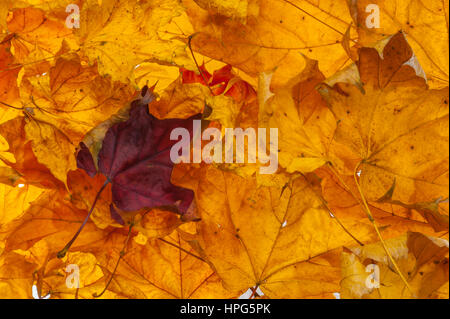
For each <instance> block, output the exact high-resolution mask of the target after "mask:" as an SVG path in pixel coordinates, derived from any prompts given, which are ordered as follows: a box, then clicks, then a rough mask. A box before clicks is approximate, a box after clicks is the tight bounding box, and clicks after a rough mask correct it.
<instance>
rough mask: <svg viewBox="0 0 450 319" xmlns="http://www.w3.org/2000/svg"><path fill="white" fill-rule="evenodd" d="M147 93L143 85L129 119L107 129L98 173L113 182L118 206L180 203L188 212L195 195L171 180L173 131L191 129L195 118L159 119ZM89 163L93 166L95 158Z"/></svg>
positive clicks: (100, 154) (114, 195)
mask: <svg viewBox="0 0 450 319" xmlns="http://www.w3.org/2000/svg"><path fill="white" fill-rule="evenodd" d="M148 93H149V91H148V88H144V90H143V94H142V98H143V100H136V101H135V102H133V103H132V106H131V109H130V118H129V119H128V120H127V121H126V122H122V123H117V124H115V125H113V126H112V127H111V128H110V129H109V130H108V131H107V133H106V135H105V138H104V140H103V144H102V148H101V150H100V152H99V154H98V167H99V172H100V173H102V174H103V175H104V176H106V177H107V180H108V182H111V183H112V200H113V202H114V204H115V205H116V206H117V207H118V208H119V209H122V210H125V211H136V210H139V209H141V208H144V207H150V208H152V207H158V206H167V205H169V206H173V205H175V203H176V202H178V203H177V206H178V207H179V209H180V211H181V212H182V213H185V212H187V209H188V208H189V205H190V204H191V201H192V198H193V194H192V193H191V192H190V191H187V190H184V189H182V188H179V187H175V186H173V185H172V184H171V183H170V176H171V172H172V167H173V162H172V161H171V159H170V150H171V147H172V146H173V145H174V144H175V143H176V141H172V140H171V139H170V134H171V132H172V130H173V129H175V128H179V127H181V128H186V129H188V131H190V132H192V129H193V118H190V119H187V120H178V119H174V120H158V119H156V118H155V117H153V116H152V115H150V114H149V113H148V106H147V103H148V102H149V101H150V99H148V100H146V99H147V97H146V94H148ZM144 101H145V102H147V103H145V102H144ZM82 151H83V150H82ZM81 154H82V156H83V157H84V156H85V153H81ZM79 162H81V160H79ZM88 163H90V164H87V166H89V167H90V168H91V166H92V161H91V160H89V162H88ZM84 167H86V166H84Z"/></svg>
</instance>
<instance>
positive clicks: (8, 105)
mask: <svg viewBox="0 0 450 319" xmlns="http://www.w3.org/2000/svg"><path fill="white" fill-rule="evenodd" d="M0 104H3V105H4V106H7V107H10V108H12V109H15V110H21V111H22V110H24V108H23V107H16V106H12V105H10V104H8V103H5V102H2V101H0Z"/></svg>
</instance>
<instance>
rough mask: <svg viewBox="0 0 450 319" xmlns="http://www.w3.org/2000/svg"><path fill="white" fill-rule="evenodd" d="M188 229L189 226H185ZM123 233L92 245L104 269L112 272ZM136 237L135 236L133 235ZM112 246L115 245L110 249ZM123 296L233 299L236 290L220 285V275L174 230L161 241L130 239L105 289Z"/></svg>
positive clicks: (122, 239) (122, 240)
mask: <svg viewBox="0 0 450 319" xmlns="http://www.w3.org/2000/svg"><path fill="white" fill-rule="evenodd" d="M188 229H189V228H188ZM125 237H126V236H124V235H120V234H117V233H116V234H113V235H112V236H109V237H108V238H105V241H102V242H100V243H99V245H97V246H96V247H95V249H98V250H96V253H95V254H96V256H97V258H98V260H99V262H100V264H101V265H102V268H103V269H105V271H108V272H113V271H114V268H115V263H114V261H115V260H116V259H117V258H118V257H119V254H120V251H119V249H120V248H118V247H120V246H121V245H122V243H123V242H124V240H125ZM135 238H136V237H135ZM114 247H116V248H114ZM108 291H112V292H114V293H116V294H117V295H119V296H122V297H126V298H152V299H161V298H163V299H173V298H179V299H183V298H184V299H190V298H192V299H199V298H200V299H201V298H233V297H237V296H238V294H237V293H236V292H230V291H227V290H225V289H224V288H223V286H222V283H221V280H220V278H219V277H218V276H217V275H216V274H215V272H214V270H212V269H211V268H210V267H209V265H208V264H207V263H206V262H205V261H204V260H202V258H201V257H199V256H198V255H196V252H195V250H194V249H192V248H191V247H190V246H189V244H188V243H186V242H183V241H182V239H181V237H180V235H179V234H178V233H177V232H174V233H173V234H171V235H170V236H167V237H164V239H163V240H156V239H154V240H145V241H140V240H137V239H136V240H130V241H129V242H128V247H127V249H126V254H125V255H124V257H123V258H122V261H121V263H120V264H119V266H118V268H117V270H116V272H115V274H114V276H113V280H112V282H111V285H110V286H109V288H108Z"/></svg>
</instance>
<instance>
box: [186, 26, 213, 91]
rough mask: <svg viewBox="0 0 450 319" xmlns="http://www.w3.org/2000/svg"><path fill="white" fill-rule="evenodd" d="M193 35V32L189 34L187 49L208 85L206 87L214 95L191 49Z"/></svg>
mask: <svg viewBox="0 0 450 319" xmlns="http://www.w3.org/2000/svg"><path fill="white" fill-rule="evenodd" d="M194 36H195V34H193V35H190V36H189V40H188V46H189V50H190V51H191V54H192V58H193V59H194V62H195V65H196V66H197V69H198V72H200V75H201V76H202V78H203V81H205V84H206V86H207V87H208V89H209V91H210V92H211V94H212V95H214V92H213V90H212V89H211V87H210V86H209V82H208V80H207V79H206V77H205V75H204V74H203V72H202V70H201V69H200V66H199V64H198V62H197V59H196V58H195V54H194V50H193V49H192V39H193V38H194Z"/></svg>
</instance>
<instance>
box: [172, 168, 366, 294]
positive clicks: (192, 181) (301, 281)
mask: <svg viewBox="0 0 450 319" xmlns="http://www.w3.org/2000/svg"><path fill="white" fill-rule="evenodd" d="M173 180H174V182H176V183H177V184H178V185H182V186H184V187H190V188H192V189H194V191H195V195H196V201H197V207H198V210H199V214H200V217H201V221H200V222H199V223H198V224H197V234H196V236H194V237H193V238H191V239H190V241H191V243H193V245H194V247H197V248H198V250H199V251H200V252H201V254H202V255H205V256H206V258H207V259H208V260H209V261H210V262H211V263H212V264H213V266H214V268H215V270H216V272H217V274H218V275H219V276H220V277H221V278H222V280H223V281H224V285H225V286H226V287H227V288H228V289H231V290H233V291H240V290H246V289H248V288H250V287H254V286H260V287H261V289H262V291H263V292H264V294H265V295H267V296H269V297H271V298H304V297H308V296H309V297H314V296H316V297H318V296H328V297H331V296H332V293H333V292H334V291H335V289H336V284H337V283H338V282H339V280H340V276H339V270H338V266H337V265H336V264H334V261H336V259H334V258H333V256H334V253H332V251H333V249H336V248H338V247H341V246H342V245H343V244H344V243H350V242H353V243H354V241H353V239H352V238H351V237H350V236H349V235H348V234H346V233H345V231H344V230H343V229H342V228H341V226H340V225H339V224H338V222H337V221H336V220H335V219H334V218H332V216H331V215H330V213H329V212H328V211H327V210H326V208H325V207H324V205H323V202H322V201H321V199H320V196H318V195H317V194H316V190H315V189H316V186H313V185H312V184H310V183H311V181H308V180H307V179H306V178H303V177H299V178H297V179H295V180H293V181H292V182H291V183H290V184H289V185H287V187H260V188H257V187H256V179H255V178H245V179H244V178H242V177H239V176H237V175H235V174H233V173H227V172H222V171H220V170H218V169H217V168H214V167H206V166H205V167H203V168H197V169H196V168H189V167H183V166H182V165H179V166H177V167H176V169H175V171H174V176H173ZM233 185H240V186H239V188H236V187H233ZM249 220H251V221H252V222H251V223H249ZM365 228H366V229H365V230H366V231H367V229H368V228H369V227H367V226H366V227H365ZM365 230H364V229H363V227H361V228H360V229H359V233H364V231H365ZM353 231H356V228H355V229H354V230H353ZM328 252H330V254H331V255H330V256H329V255H327V253H328ZM281 286H282V287H283V288H282V289H280V288H281Z"/></svg>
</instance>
